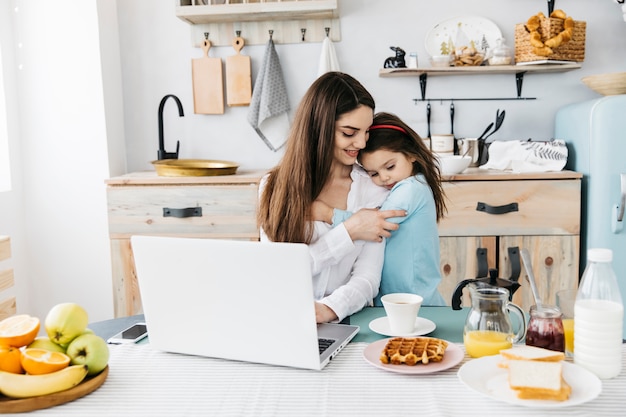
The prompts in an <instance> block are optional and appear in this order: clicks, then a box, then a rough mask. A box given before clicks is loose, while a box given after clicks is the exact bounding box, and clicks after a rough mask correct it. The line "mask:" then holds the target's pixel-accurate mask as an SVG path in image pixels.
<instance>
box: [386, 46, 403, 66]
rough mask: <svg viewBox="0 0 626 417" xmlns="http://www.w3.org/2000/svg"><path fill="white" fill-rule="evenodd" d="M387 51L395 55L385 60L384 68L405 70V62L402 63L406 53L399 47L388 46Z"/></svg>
mask: <svg viewBox="0 0 626 417" xmlns="http://www.w3.org/2000/svg"><path fill="white" fill-rule="evenodd" d="M389 49H391V50H392V51H394V52H395V53H396V56H390V57H389V58H387V59H385V65H384V67H385V68H406V62H405V61H404V56H405V55H406V52H404V50H403V49H402V48H400V47H399V46H390V47H389Z"/></svg>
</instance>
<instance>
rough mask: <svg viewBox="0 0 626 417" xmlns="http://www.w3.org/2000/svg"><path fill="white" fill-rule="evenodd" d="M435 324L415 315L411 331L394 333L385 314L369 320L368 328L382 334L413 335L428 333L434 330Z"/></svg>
mask: <svg viewBox="0 0 626 417" xmlns="http://www.w3.org/2000/svg"><path fill="white" fill-rule="evenodd" d="M436 328H437V325H436V324H435V323H434V322H432V321H430V320H428V319H425V318H423V317H417V318H416V319H415V329H414V330H413V331H412V332H411V333H407V334H394V333H393V332H392V331H391V328H390V327H389V319H388V318H387V316H385V317H379V318H377V319H374V320H372V321H371V322H370V330H371V331H373V332H376V333H378V334H382V335H383V336H395V337H414V336H422V335H425V334H428V333H430V332H432V331H433V330H435V329H436Z"/></svg>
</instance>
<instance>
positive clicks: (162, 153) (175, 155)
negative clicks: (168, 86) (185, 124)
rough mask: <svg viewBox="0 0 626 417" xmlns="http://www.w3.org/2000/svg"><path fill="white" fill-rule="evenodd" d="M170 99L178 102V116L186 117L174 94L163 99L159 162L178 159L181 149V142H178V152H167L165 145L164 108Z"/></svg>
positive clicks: (160, 114)
mask: <svg viewBox="0 0 626 417" xmlns="http://www.w3.org/2000/svg"><path fill="white" fill-rule="evenodd" d="M170 97H171V98H173V99H174V100H175V101H176V104H178V115H179V116H180V117H183V116H184V115H185V113H184V112H183V105H182V104H181V103H180V100H179V99H178V97H176V96H175V95H174V94H168V95H166V96H165V97H163V98H162V99H161V104H159V152H158V154H157V155H158V159H159V160H161V159H178V150H179V149H180V141H176V152H165V144H164V140H163V107H165V102H166V101H167V99H168V98H170Z"/></svg>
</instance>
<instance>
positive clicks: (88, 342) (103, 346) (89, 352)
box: [65, 333, 109, 375]
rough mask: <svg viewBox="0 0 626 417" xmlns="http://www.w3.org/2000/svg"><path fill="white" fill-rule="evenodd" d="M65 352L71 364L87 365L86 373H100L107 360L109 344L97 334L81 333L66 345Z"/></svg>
mask: <svg viewBox="0 0 626 417" xmlns="http://www.w3.org/2000/svg"><path fill="white" fill-rule="evenodd" d="M65 354H66V355H67V356H69V357H70V361H71V363H72V365H87V368H89V371H88V373H87V375H95V374H97V373H100V371H102V370H103V369H104V368H105V367H106V366H107V363H108V362H109V346H108V345H107V342H105V341H104V339H103V338H101V337H100V336H98V335H95V334H93V333H86V334H81V335H80V336H78V337H77V338H76V339H74V340H72V341H71V342H70V344H69V345H68V346H67V350H66V351H65Z"/></svg>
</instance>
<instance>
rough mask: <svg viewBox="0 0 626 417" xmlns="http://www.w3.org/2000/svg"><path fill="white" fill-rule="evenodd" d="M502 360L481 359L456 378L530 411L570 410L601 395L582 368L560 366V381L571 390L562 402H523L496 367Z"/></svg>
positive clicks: (593, 378) (593, 379) (594, 378)
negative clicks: (545, 409)
mask: <svg viewBox="0 0 626 417" xmlns="http://www.w3.org/2000/svg"><path fill="white" fill-rule="evenodd" d="M503 360H504V359H503V358H502V356H500V355H493V356H483V357H482V358H478V359H472V360H471V361H468V362H467V363H465V364H464V365H463V366H461V368H460V369H459V372H458V374H457V375H458V377H459V379H460V380H461V382H462V383H463V384H465V385H466V386H467V387H469V388H470V389H472V390H474V391H476V392H478V393H480V394H483V395H486V396H488V397H491V398H493V399H496V400H500V401H504V402H507V403H509V404H516V405H522V406H525V407H531V408H557V407H571V406H574V405H579V404H583V403H586V402H588V401H591V400H593V399H594V398H596V397H597V396H598V395H600V392H601V391H602V382H601V381H600V379H598V377H597V376H595V375H594V374H592V373H591V372H589V371H588V370H586V369H585V368H583V367H581V366H578V365H576V364H573V363H569V362H563V378H564V379H565V381H567V383H568V384H569V385H570V386H571V387H572V393H571V394H570V397H569V398H568V399H567V400H565V401H551V400H522V399H520V398H517V395H516V394H515V392H514V391H513V390H512V389H511V388H510V387H509V382H508V371H507V370H506V369H505V368H501V367H499V366H498V364H499V363H500V362H502V361H503Z"/></svg>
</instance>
